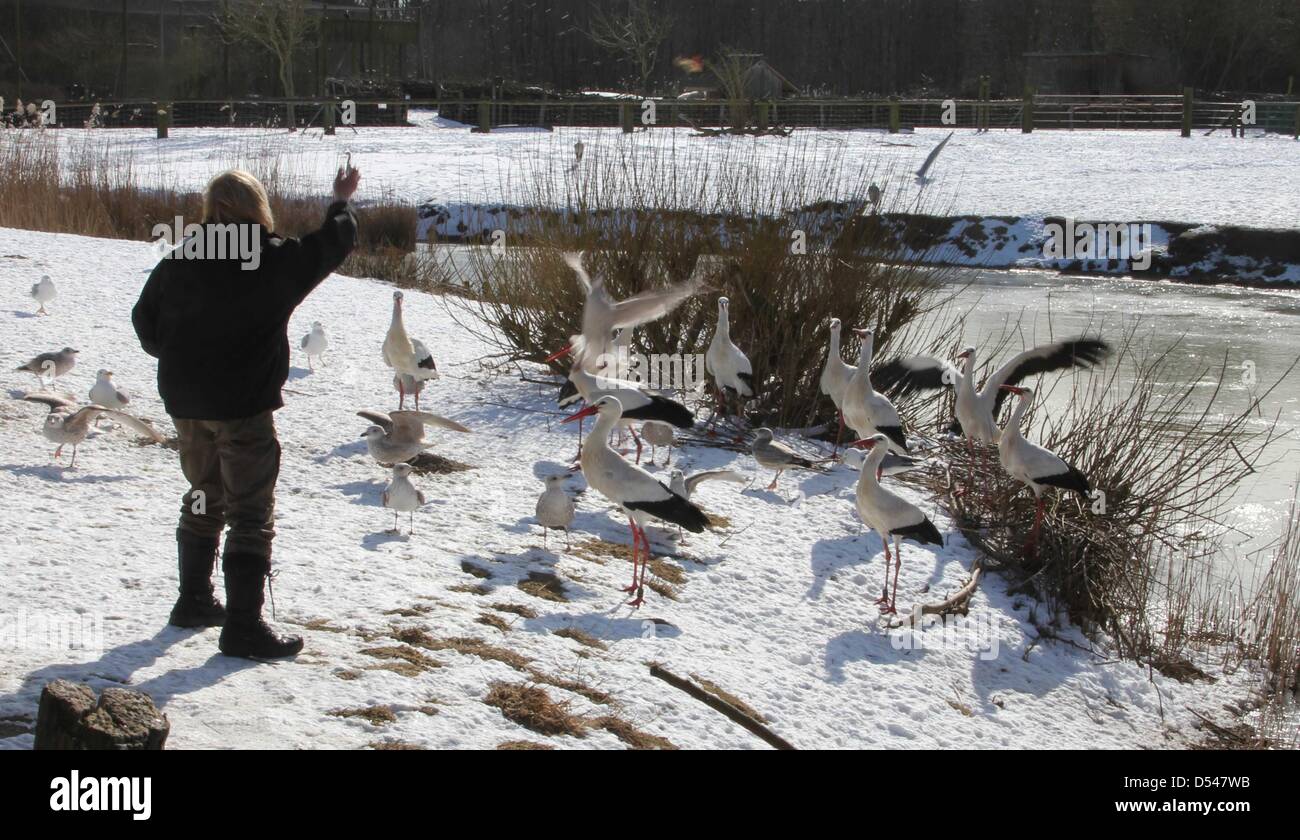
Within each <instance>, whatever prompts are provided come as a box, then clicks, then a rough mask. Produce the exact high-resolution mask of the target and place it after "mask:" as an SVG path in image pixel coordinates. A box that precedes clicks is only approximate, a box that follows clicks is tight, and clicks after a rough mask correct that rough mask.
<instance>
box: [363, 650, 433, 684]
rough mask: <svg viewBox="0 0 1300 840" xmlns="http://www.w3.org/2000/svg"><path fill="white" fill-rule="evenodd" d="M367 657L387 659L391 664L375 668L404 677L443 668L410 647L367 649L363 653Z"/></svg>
mask: <svg viewBox="0 0 1300 840" xmlns="http://www.w3.org/2000/svg"><path fill="white" fill-rule="evenodd" d="M361 652H362V653H364V654H365V655H366V656H373V657H375V658H376V659H387V660H390V662H388V663H385V664H384V665H379V666H374V667H375V668H378V669H382V670H386V671H395V672H397V673H399V674H402V675H403V676H407V677H410V676H415V675H416V674H419V673H421V672H423V671H428V670H430V669H432V668H441V667H442V663H441V662H439V661H438V660H436V659H430V658H429V657H427V656H425V655H424V654H423V653H420V652H419V651H418V650H416V649H415V648H413V647H411V646H410V645H391V646H386V647H373V648H366V649H365V650H363V651H361Z"/></svg>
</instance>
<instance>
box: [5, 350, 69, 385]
mask: <svg viewBox="0 0 1300 840" xmlns="http://www.w3.org/2000/svg"><path fill="white" fill-rule="evenodd" d="M80 352H81V351H80V350H73V349H72V348H71V347H64V348H63V349H62V350H60V351H58V352H57V353H42V354H40V355H39V356H35V357H33V358H32V359H31V361H29V362H27V364H24V365H19V366H18V367H16V368H14V370H15V371H19V372H25V373H30V374H32V375H33V376H35V377H36V378H37V379H39V380H40V381H41V383H42V384H44V382H45V377H47V376H48V377H49V378H50V380H51V381H53V380H55V379H58V378H59V377H60V376H62V375H63V374H65V373H67V372H68V371H70V370H72V369H73V368H74V367H76V364H77V354H78V353H80Z"/></svg>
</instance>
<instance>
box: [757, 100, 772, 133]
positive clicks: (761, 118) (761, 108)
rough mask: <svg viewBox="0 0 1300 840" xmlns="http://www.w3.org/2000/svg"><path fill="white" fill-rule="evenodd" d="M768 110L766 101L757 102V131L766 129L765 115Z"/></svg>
mask: <svg viewBox="0 0 1300 840" xmlns="http://www.w3.org/2000/svg"><path fill="white" fill-rule="evenodd" d="M769 110H770V106H769V105H768V104H767V103H766V102H759V103H758V130H759V131H766V130H767V115H768V112H769Z"/></svg>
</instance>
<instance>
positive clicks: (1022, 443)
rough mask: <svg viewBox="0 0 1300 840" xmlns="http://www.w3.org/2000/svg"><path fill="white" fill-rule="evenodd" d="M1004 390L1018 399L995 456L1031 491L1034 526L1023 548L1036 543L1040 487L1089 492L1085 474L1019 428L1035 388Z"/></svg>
mask: <svg viewBox="0 0 1300 840" xmlns="http://www.w3.org/2000/svg"><path fill="white" fill-rule="evenodd" d="M1002 388H1003V390H1005V391H1006V392H1007V393H1010V394H1016V395H1017V396H1019V397H1020V402H1018V403H1016V407H1015V408H1014V409H1012V411H1011V419H1010V420H1008V421H1007V427H1006V429H1005V430H1004V431H1003V432H1002V436H1001V439H999V440H998V458H999V460H1001V461H1002V468H1003V469H1005V470H1006V471H1007V473H1008V474H1009V475H1010V476H1011V477H1012V478H1014V479H1016V480H1017V481H1019V482H1021V483H1023V484H1026V485H1028V486H1029V489H1030V490H1032V491H1034V502H1035V504H1036V507H1037V510H1035V512H1034V527H1033V529H1032V530H1031V531H1030V532H1029V544H1028V545H1027V546H1026V549H1028V550H1031V551H1032V550H1033V549H1034V548H1036V547H1037V546H1038V532H1039V529H1040V528H1041V527H1042V524H1043V506H1044V501H1043V489H1044V488H1045V487H1060V488H1061V489H1063V490H1073V491H1074V492H1076V493H1078V494H1079V495H1081V496H1083V497H1084V498H1085V499H1086V498H1088V494H1089V493H1090V492H1091V489H1092V488H1091V487H1089V486H1088V478H1087V476H1085V475H1084V474H1083V473H1081V472H1079V471H1078V470H1077V469H1075V468H1074V467H1072V466H1070V465H1069V464H1067V463H1065V461H1064V460H1063V459H1062V458H1061V456H1059V455H1057V454H1056V453H1055V452H1052V451H1050V450H1047V449H1044V448H1043V447H1041V446H1039V445H1038V444H1036V443H1030V442H1029V441H1028V440H1027V439H1026V438H1025V436H1024V435H1023V434H1022V433H1021V431H1020V421H1021V419H1022V418H1023V417H1024V416H1025V411H1026V410H1028V408H1029V405H1030V403H1032V402H1033V401H1034V392H1033V391H1032V390H1030V389H1029V388H1021V387H1017V386H1015V385H1003V386H1002Z"/></svg>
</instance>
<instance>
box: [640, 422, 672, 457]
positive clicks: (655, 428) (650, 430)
mask: <svg viewBox="0 0 1300 840" xmlns="http://www.w3.org/2000/svg"><path fill="white" fill-rule="evenodd" d="M641 437H642V439H644V440H645V442H646V443H648V444H650V464H651V466H653V465H654V462H655V449H656V447H660V446H666V447H668V455H667V457H665V458H664V466H665V467H666V466H668V463H669V462H670V461H672V459H673V427H672V425H671V424H669V423H663V422H660V421H659V420H647V421H646V422H645V424H644V425H642V426H641Z"/></svg>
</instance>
